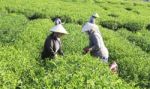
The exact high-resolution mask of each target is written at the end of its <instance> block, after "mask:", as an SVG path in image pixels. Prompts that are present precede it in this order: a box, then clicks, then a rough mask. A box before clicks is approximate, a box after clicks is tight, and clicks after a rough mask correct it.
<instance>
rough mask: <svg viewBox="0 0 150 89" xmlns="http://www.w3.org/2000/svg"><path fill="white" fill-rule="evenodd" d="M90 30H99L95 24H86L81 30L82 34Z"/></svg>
mask: <svg viewBox="0 0 150 89" xmlns="http://www.w3.org/2000/svg"><path fill="white" fill-rule="evenodd" d="M90 30H99V28H98V26H97V25H96V24H92V23H89V22H87V23H86V24H85V25H84V26H83V28H82V32H86V31H90Z"/></svg>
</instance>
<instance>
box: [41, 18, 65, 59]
mask: <svg viewBox="0 0 150 89" xmlns="http://www.w3.org/2000/svg"><path fill="white" fill-rule="evenodd" d="M55 25H56V26H54V27H53V28H52V29H51V30H50V31H51V32H52V34H50V35H49V36H48V37H47V38H46V40H45V43H44V49H43V52H42V56H41V57H42V59H45V58H55V57H56V56H57V54H60V55H64V53H63V51H62V48H61V41H60V37H61V36H62V35H64V34H68V32H67V31H66V30H65V28H64V27H63V26H62V23H61V20H60V19H59V18H57V19H56V20H55Z"/></svg>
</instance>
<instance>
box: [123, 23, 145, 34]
mask: <svg viewBox="0 0 150 89" xmlns="http://www.w3.org/2000/svg"><path fill="white" fill-rule="evenodd" d="M123 27H124V28H126V29H127V30H129V31H132V32H136V31H139V30H141V29H143V25H142V24H140V23H138V22H128V23H125V24H124V25H123Z"/></svg>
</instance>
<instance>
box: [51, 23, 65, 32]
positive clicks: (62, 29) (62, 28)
mask: <svg viewBox="0 0 150 89" xmlns="http://www.w3.org/2000/svg"><path fill="white" fill-rule="evenodd" d="M50 31H51V32H58V33H63V34H68V32H67V31H66V29H65V28H64V27H63V26H62V25H61V24H58V25H56V26H54V27H53V28H52V29H50Z"/></svg>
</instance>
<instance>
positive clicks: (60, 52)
mask: <svg viewBox="0 0 150 89" xmlns="http://www.w3.org/2000/svg"><path fill="white" fill-rule="evenodd" d="M58 54H59V55H62V56H64V52H63V50H62V49H61V48H60V49H59V50H58Z"/></svg>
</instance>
